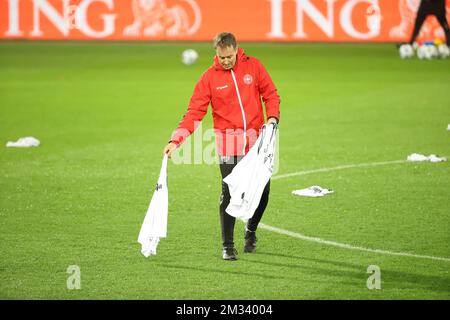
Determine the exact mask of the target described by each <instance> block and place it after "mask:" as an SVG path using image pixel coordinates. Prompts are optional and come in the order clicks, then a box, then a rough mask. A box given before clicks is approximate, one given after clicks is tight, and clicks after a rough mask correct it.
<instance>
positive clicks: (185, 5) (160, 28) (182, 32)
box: [123, 0, 202, 37]
mask: <svg viewBox="0 0 450 320" xmlns="http://www.w3.org/2000/svg"><path fill="white" fill-rule="evenodd" d="M132 9H133V17H134V21H133V23H132V24H130V25H129V26H127V27H126V28H125V29H124V30H123V35H125V36H131V37H139V36H144V37H156V36H169V37H177V36H189V35H192V34H194V33H195V32H197V31H198V29H199V28H200V24H201V20H202V16H201V11H200V8H199V6H198V4H197V3H196V2H195V0H178V1H175V0H173V1H169V0H133V1H132Z"/></svg>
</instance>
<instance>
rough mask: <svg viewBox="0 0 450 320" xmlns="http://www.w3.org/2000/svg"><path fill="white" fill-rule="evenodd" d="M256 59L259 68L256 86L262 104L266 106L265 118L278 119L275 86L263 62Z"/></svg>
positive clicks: (278, 109) (277, 98)
mask: <svg viewBox="0 0 450 320" xmlns="http://www.w3.org/2000/svg"><path fill="white" fill-rule="evenodd" d="M256 61H257V66H258V70H259V79H258V86H259V92H260V94H261V97H262V100H263V101H264V105H265V106H266V115H267V119H269V118H276V119H277V120H278V121H279V120H280V96H279V95H278V93H277V88H276V87H275V84H274V83H273V81H272V79H271V78H270V76H269V74H268V73H267V70H266V68H264V66H263V64H262V63H261V62H260V61H259V60H256Z"/></svg>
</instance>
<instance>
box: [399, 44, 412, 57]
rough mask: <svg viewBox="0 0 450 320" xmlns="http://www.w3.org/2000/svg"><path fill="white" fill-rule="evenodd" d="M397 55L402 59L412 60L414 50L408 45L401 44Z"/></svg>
mask: <svg viewBox="0 0 450 320" xmlns="http://www.w3.org/2000/svg"><path fill="white" fill-rule="evenodd" d="M399 53H400V58H402V59H408V58H412V57H413V55H414V49H413V47H412V46H411V45H410V44H403V45H401V46H400V49H399Z"/></svg>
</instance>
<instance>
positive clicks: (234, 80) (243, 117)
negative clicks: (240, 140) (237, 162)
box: [231, 69, 247, 156]
mask: <svg viewBox="0 0 450 320" xmlns="http://www.w3.org/2000/svg"><path fill="white" fill-rule="evenodd" d="M231 76H232V77H233V82H234V87H235V88H236V93H237V96H238V100H239V106H240V107H241V112H242V120H243V121H244V148H243V150H242V155H244V156H245V147H246V146H247V120H246V119H245V112H244V106H243V105H242V100H241V94H240V93H239V88H238V85H237V82H236V77H235V76H234V72H233V69H231Z"/></svg>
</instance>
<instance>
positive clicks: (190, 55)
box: [181, 49, 198, 65]
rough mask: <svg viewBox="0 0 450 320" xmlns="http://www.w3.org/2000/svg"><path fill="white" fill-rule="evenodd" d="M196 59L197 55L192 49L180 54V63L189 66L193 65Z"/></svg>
mask: <svg viewBox="0 0 450 320" xmlns="http://www.w3.org/2000/svg"><path fill="white" fill-rule="evenodd" d="M197 59H198V53H197V51H195V50H194V49H186V50H184V51H183V53H182V54H181V61H182V62H183V63H184V64H187V65H191V64H194V63H195V62H196V61H197Z"/></svg>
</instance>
